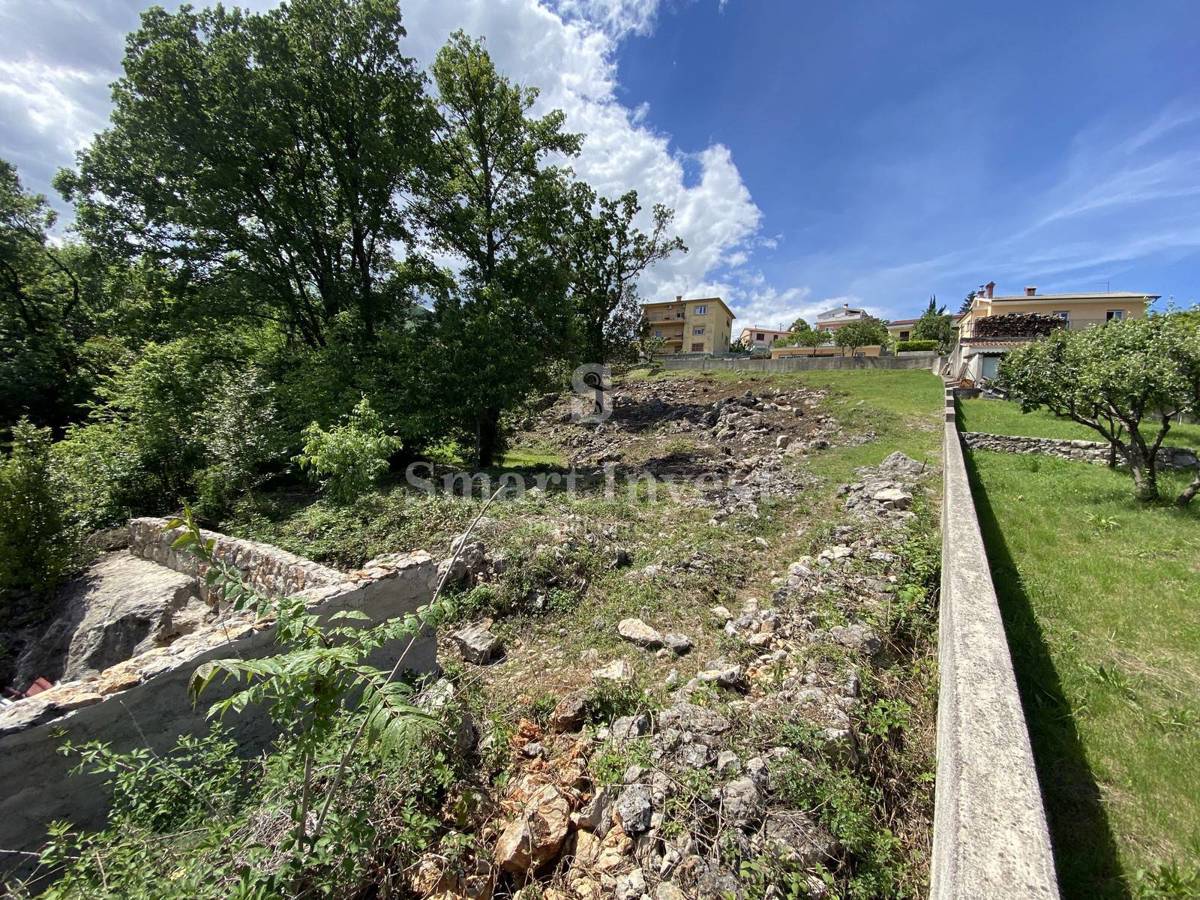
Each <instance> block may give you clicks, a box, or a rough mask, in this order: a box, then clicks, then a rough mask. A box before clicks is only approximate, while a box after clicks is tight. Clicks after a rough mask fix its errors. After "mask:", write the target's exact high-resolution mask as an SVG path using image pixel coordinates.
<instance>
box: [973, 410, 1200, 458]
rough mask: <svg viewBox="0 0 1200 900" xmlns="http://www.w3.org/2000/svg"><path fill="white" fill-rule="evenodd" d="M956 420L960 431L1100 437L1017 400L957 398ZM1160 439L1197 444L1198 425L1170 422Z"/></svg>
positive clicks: (1199, 441)
mask: <svg viewBox="0 0 1200 900" xmlns="http://www.w3.org/2000/svg"><path fill="white" fill-rule="evenodd" d="M959 424H960V425H961V427H962V428H963V430H964V431H988V432H991V433H992V434H1014V435H1027V436H1029V437H1046V438H1063V439H1068V440H1084V441H1098V440H1101V438H1100V435H1099V434H1097V433H1096V432H1095V431H1093V430H1092V429H1090V428H1088V427H1087V426H1086V425H1080V424H1079V423H1078V422H1072V421H1071V420H1070V419H1060V418H1058V417H1057V416H1055V415H1053V414H1052V413H1049V412H1047V411H1046V410H1036V411H1034V412H1031V413H1023V412H1021V408H1020V407H1019V406H1017V404H1015V403H1009V402H1007V401H1004V400H960V401H959ZM1164 443H1165V444H1168V445H1169V446H1173V447H1192V448H1194V449H1195V448H1200V425H1195V424H1182V425H1180V424H1175V425H1172V426H1171V430H1170V431H1168V432H1167V437H1166V439H1165V441H1164Z"/></svg>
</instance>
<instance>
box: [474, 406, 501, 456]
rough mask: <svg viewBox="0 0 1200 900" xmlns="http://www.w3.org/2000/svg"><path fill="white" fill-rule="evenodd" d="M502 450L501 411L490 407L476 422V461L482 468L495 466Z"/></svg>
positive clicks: (480, 413) (482, 412) (484, 410)
mask: <svg viewBox="0 0 1200 900" xmlns="http://www.w3.org/2000/svg"><path fill="white" fill-rule="evenodd" d="M500 449H501V444H500V410H499V409H498V408H496V407H494V406H489V407H486V408H485V409H482V410H480V411H479V415H478V416H477V417H476V420H475V460H476V462H477V463H478V464H479V466H480V467H481V468H487V467H488V466H491V465H494V464H495V462H496V456H497V455H498V454H499V453H500Z"/></svg>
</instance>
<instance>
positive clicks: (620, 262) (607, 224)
mask: <svg viewBox="0 0 1200 900" xmlns="http://www.w3.org/2000/svg"><path fill="white" fill-rule="evenodd" d="M571 201H572V206H573V209H574V218H573V221H572V224H571V232H570V240H569V243H568V247H569V253H570V261H571V295H572V299H573V300H574V303H575V308H576V310H577V311H578V313H579V318H580V323H579V327H580V328H581V330H582V336H581V342H580V349H581V354H580V355H581V359H582V360H583V361H584V362H600V363H603V362H610V361H612V360H614V359H617V358H627V357H629V356H630V355H632V354H634V353H636V346H637V338H638V332H639V330H640V329H641V328H642V327H643V324H644V323H643V320H642V310H641V306H639V304H638V293H637V283H638V279H639V278H641V276H642V273H643V272H645V271H646V269H647V268H648V267H649V266H651V265H653V264H654V263H656V262H659V261H660V260H663V259H666V258H667V257H669V256H670V255H671V254H672V253H677V252H681V251H682V252H684V253H686V252H687V246H686V245H685V244H684V243H683V240H682V239H681V238H679V237H673V236H670V235H669V234H668V230H669V228H670V225H671V220H672V219H673V218H674V216H675V213H674V212H673V211H672V210H670V209H668V208H667V207H665V206H663V205H662V204H655V206H654V209H653V211H652V214H651V219H652V223H653V224H652V226H651V229H650V233H649V234H647V233H646V232H643V231H641V230H639V229H638V228H636V227H635V226H634V224H633V222H634V219H635V218H637V216H638V213H639V212H641V206H640V204H639V203H638V196H637V191H628V192H626V193H625V194H623V195H621V196H620V197H619V198H617V199H616V200H611V199H609V198H608V197H597V196H596V192H595V191H594V190H592V188H591V187H589V186H588V185H586V184H584V183H582V182H577V183H575V184H574V185H572V187H571Z"/></svg>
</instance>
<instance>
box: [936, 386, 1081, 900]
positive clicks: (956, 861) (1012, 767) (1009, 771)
mask: <svg viewBox="0 0 1200 900" xmlns="http://www.w3.org/2000/svg"><path fill="white" fill-rule="evenodd" d="M943 450H944V453H943V456H944V471H945V488H944V496H943V498H942V504H943V505H942V587H941V610H940V621H939V629H938V661H939V666H940V676H939V677H940V684H939V690H938V738H937V788H936V798H935V808H934V820H933V869H932V873H931V883H930V896H931V897H933V898H935V900H943V898H946V900H948V898H972V900H991V898H996V900H999V898H1006V900H1007V898H1011V897H1022V898H1057V897H1058V885H1057V881H1056V879H1055V874H1054V856H1053V853H1052V850H1051V846H1050V835H1049V832H1048V831H1047V828H1046V815H1045V811H1044V809H1043V807H1042V797H1041V791H1040V789H1039V786H1038V779H1037V771H1036V769H1035V768H1034V763H1033V752H1032V750H1031V748H1030V744H1029V733H1028V731H1027V729H1026V726H1025V716H1024V713H1023V711H1022V709H1021V699H1020V696H1019V695H1018V694H1017V683H1016V678H1015V676H1014V674H1013V667H1012V659H1011V657H1010V655H1009V651H1008V642H1007V639H1006V637H1005V633H1004V624H1003V622H1002V620H1001V618H1000V608H999V604H998V602H997V600H996V592H995V589H994V587H993V585H992V577H991V571H990V569H989V567H988V561H987V555H986V553H985V552H984V545H983V537H982V535H981V533H980V530H979V521H978V519H977V518H976V515H975V504H974V501H973V500H972V498H971V487H970V484H969V483H968V480H967V470H966V465H965V463H964V460H963V450H962V446H961V443H960V441H959V434H958V426H957V424H956V419H955V411H954V399H953V395H952V393H951V392H950V391H949V390H947V392H946V411H945V437H944V447H943Z"/></svg>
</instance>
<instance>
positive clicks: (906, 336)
mask: <svg viewBox="0 0 1200 900" xmlns="http://www.w3.org/2000/svg"><path fill="white" fill-rule="evenodd" d="M918 321H919V320H917V319H892V321H890V322H888V325H887V330H888V334H890V335H891V336H892V338H893V339H894V340H897V341H911V340H912V339H913V336H912V330H913V326H915V325H916V324H917V322H918Z"/></svg>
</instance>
